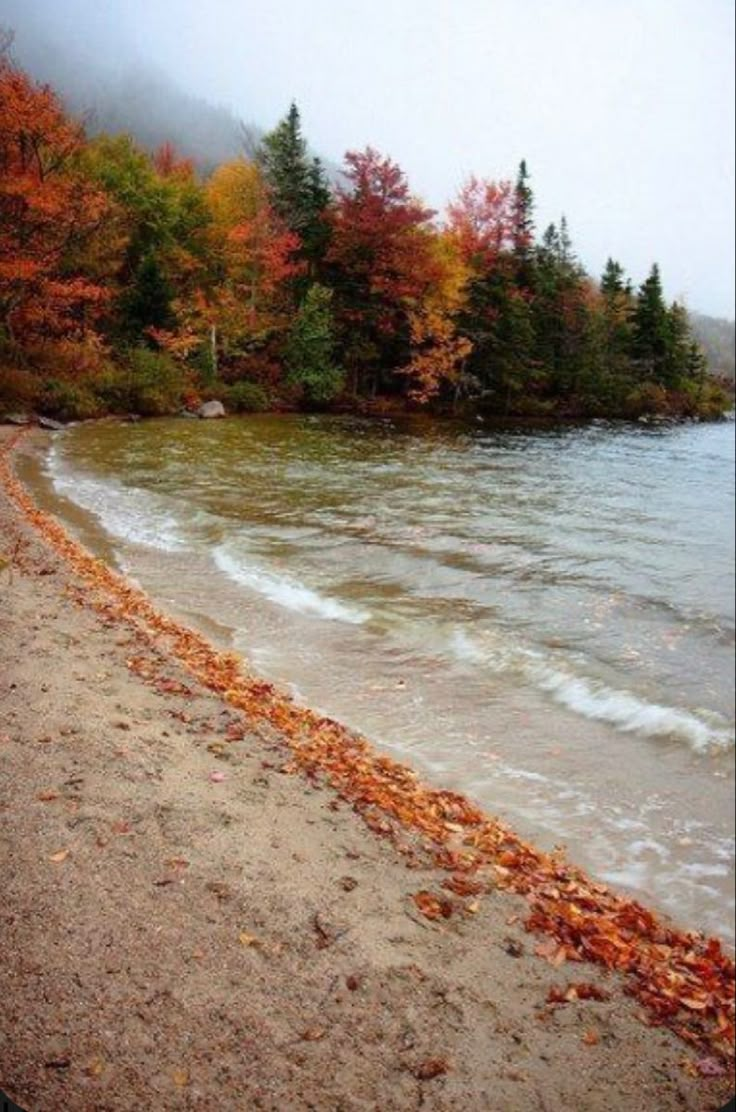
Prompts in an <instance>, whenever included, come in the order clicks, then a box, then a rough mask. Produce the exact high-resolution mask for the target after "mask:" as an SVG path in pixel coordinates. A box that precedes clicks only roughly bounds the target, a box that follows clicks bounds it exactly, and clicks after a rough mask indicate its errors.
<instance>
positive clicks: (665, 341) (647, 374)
mask: <svg viewBox="0 0 736 1112" xmlns="http://www.w3.org/2000/svg"><path fill="white" fill-rule="evenodd" d="M670 334H671V330H670V316H669V313H668V311H667V306H666V305H665V302H664V297H663V295H662V280H661V278H660V275H659V267H658V266H657V264H656V263H654V264H653V266H652V269H651V271H650V273H649V277H648V278H647V279H646V281H644V282H643V283H642V285H641V286H640V288H639V293H638V295H637V298H636V306H635V309H634V319H633V338H632V354H633V356H634V359H635V360H636V361H637V363H638V364H639V367H640V371H641V372H642V373H641V377H642V378H644V379H649V380H650V381H652V382H656V383H658V384H659V385H661V386H665V385H667V379H668V367H667V358H668V355H669V351H670Z"/></svg>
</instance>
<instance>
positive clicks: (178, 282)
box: [80, 135, 210, 344]
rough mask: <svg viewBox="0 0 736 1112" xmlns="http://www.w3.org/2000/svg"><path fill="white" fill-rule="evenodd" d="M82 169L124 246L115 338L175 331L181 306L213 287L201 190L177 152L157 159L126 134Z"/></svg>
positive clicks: (111, 139)
mask: <svg viewBox="0 0 736 1112" xmlns="http://www.w3.org/2000/svg"><path fill="white" fill-rule="evenodd" d="M156 163H158V165H159V166H160V167H161V172H159V170H157V168H156ZM80 165H81V167H82V169H83V170H84V172H85V173H86V174H87V175H89V176H90V177H91V178H93V179H94V180H95V181H97V182H99V184H100V185H101V186H102V187H103V188H104V189H105V191H106V192H107V194H108V195H109V196H110V197H111V198H112V199H113V201H114V202H115V206H114V212H113V214H112V219H111V228H112V229H113V231H114V233H115V234H117V235H118V236H119V237H121V238H122V241H123V247H122V250H121V251H120V257H119V261H118V265H117V273H116V277H117V283H118V287H119V289H120V294H119V297H118V302H117V319H116V328H115V338H116V339H117V340H119V341H122V342H124V343H133V344H137V343H143V342H148V341H149V340H150V339H151V334H150V331H149V330H150V329H151V328H159V327H163V326H162V324H161V322H162V321H163V320H167V321H168V322H169V323H168V325H167V326H166V327H173V322H174V319H175V317H176V316H177V311H178V310H177V306H178V305H179V304H183V303H185V302H186V301H187V300H188V299H190V298H191V297H193V296H194V295H195V292H196V291H197V289H199V288H200V287H201V286H202V285H203V284H204V285H206V284H207V281H208V275H207V269H208V266H209V261H210V260H209V239H208V225H209V222H210V218H209V214H208V211H207V207H206V204H205V199H204V195H203V192H202V189H201V188H200V186H199V184H198V183H197V181H196V179H195V178H194V175H193V173H192V170H191V166H190V165H189V163H188V162H186V161H181V160H179V159H178V158H177V156H176V154H175V153H174V151H173V148H171V147H170V146H169V147H168V148H166V147H164V148H162V149H160V150H159V152H158V153H157V155H156V156H154V159H151V158H150V157H149V155H148V154H147V153H146V152H144V151H141V150H139V149H138V148H137V147H136V145H135V144H134V142H133V140H132V139H131V138H130V136H128V135H119V136H109V135H100V136H98V137H97V138H96V139H94V140H93V141H92V142H91V143H89V144H88V145H87V147H86V148H85V150H84V151H83V152H82V153H81V155H80ZM151 295H153V298H154V303H153V304H152V307H151V309H150V311H149V310H148V309H147V308H146V303H147V299H148V297H149V296H151ZM164 299H168V304H167V305H166V306H163V304H162V303H163V300H164Z"/></svg>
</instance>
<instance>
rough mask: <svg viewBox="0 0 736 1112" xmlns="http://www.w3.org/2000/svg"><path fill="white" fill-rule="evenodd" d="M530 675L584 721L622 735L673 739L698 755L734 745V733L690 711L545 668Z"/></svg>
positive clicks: (535, 670) (532, 669)
mask: <svg viewBox="0 0 736 1112" xmlns="http://www.w3.org/2000/svg"><path fill="white" fill-rule="evenodd" d="M529 672H530V675H531V677H532V678H533V679H534V680H535V681H536V683H537V685H538V686H539V687H541V689H542V690H543V691H547V692H548V693H549V694H550V695H552V697H553V698H554V699H555V701H556V702H558V703H560V704H562V706H565V707H568V708H569V709H570V710H573V711H575V712H576V713H577V714H581V715H583V716H584V717H585V718H591V719H594V720H596V721H598V722H608V723H609V724H610V725H611V726H616V727H617V728H618V729H619V730H621V731H622V732H623V733H637V734H641V735H642V736H643V737H662V738H676V739H678V740H680V741H685V742H687V743H688V745H690V746H691V747H692V748H693V749H694V750H695V751H696V752H698V753H704V752H706V751H708V750H710V749H729V748H732V747H733V745H734V732H733V730H730V729H728V728H726V727H719V726H714V725H711V724H710V723H708V722H705V721H704V720H703V719H702V718H700V717H698V716H697V715H696V714H694V713H692V712H691V711H687V710H679V709H677V708H675V707H666V706H661V705H660V704H658V703H648V702H645V701H644V700H643V699H640V698H639V697H638V696H637V695H633V694H632V693H631V692H629V691H616V690H614V689H613V688H610V687H606V686H605V685H604V684H601V683H597V682H596V681H594V680H589V679H583V678H581V677H580V676H573V675H569V674H567V673H565V672H561V671H557V670H556V669H554V668H550V667H548V666H545V665H533V666H531V667H530V668H529Z"/></svg>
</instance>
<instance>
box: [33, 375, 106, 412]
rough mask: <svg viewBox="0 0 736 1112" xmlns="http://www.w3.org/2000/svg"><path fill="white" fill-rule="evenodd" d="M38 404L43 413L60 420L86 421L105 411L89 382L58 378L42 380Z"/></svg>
mask: <svg viewBox="0 0 736 1112" xmlns="http://www.w3.org/2000/svg"><path fill="white" fill-rule="evenodd" d="M38 405H39V409H41V410H42V412H43V413H47V414H49V416H51V417H58V418H59V419H60V420H61V421H86V420H88V419H89V418H90V417H101V416H102V414H103V413H104V411H105V406H104V403H103V402H102V401H101V399H100V398H99V397H97V396H96V395H95V394H94V392H93V390H92V388H91V385H90V384H88V383H80V382H66V381H64V380H63V379H59V378H47V379H46V380H45V381H44V382H43V385H42V387H41V392H40V397H39V401H38Z"/></svg>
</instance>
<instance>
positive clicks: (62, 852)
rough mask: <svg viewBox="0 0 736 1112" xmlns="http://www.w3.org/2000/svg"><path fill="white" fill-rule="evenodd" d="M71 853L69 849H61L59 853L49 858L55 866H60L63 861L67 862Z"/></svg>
mask: <svg viewBox="0 0 736 1112" xmlns="http://www.w3.org/2000/svg"><path fill="white" fill-rule="evenodd" d="M69 853H70V851H69V850H68V849H60V850H59V851H58V853H52V854H51V856H50V857H49V861H53V862H54V864H55V865H58V864H60V863H61V862H62V861H66V859H67V857H68V856H69Z"/></svg>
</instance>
